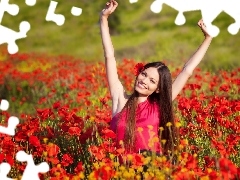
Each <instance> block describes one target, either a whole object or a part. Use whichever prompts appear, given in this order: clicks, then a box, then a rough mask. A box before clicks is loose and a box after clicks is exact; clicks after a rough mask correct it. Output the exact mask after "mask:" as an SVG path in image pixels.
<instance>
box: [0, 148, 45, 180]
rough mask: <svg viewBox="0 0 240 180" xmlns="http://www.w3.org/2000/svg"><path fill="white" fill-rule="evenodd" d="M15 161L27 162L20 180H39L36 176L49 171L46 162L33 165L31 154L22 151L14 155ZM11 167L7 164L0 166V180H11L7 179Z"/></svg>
mask: <svg viewBox="0 0 240 180" xmlns="http://www.w3.org/2000/svg"><path fill="white" fill-rule="evenodd" d="M16 159H17V160H18V161H20V162H27V166H26V168H25V170H24V172H23V175H22V178H21V180H40V178H39V176H38V174H39V173H46V172H48V171H49V165H48V164H47V163H46V162H42V163H40V164H38V165H35V163H34V161H33V157H32V155H31V154H27V153H25V152H24V151H19V152H17V154H16ZM10 169H11V166H10V165H9V164H8V163H1V164H0V179H1V180H13V179H11V178H9V177H7V174H8V173H9V172H10Z"/></svg>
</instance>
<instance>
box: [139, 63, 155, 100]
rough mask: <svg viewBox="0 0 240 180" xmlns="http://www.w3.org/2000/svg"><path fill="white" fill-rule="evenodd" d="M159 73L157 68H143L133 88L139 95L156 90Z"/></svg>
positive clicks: (145, 94)
mask: <svg viewBox="0 0 240 180" xmlns="http://www.w3.org/2000/svg"><path fill="white" fill-rule="evenodd" d="M158 82H159V74H158V71H157V68H154V67H150V68H147V69H145V70H143V71H142V72H141V73H140V74H139V75H138V77H137V79H136V82H135V90H136V91H137V92H138V93H139V95H140V96H149V95H151V94H152V93H153V92H155V91H156V92H158Z"/></svg>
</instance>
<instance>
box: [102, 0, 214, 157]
mask: <svg viewBox="0 0 240 180" xmlns="http://www.w3.org/2000/svg"><path fill="white" fill-rule="evenodd" d="M117 6H118V3H117V2H116V1H115V0H110V1H109V2H107V3H106V7H105V8H104V9H103V10H102V12H101V14H100V29H101V37H102V44H103V49H104V56H105V65H106V71H107V80H108V84H109V89H110V94H111V98H112V115H113V118H112V121H111V129H112V130H113V131H114V132H115V133H116V135H117V136H116V140H117V144H118V145H124V148H125V149H126V151H127V152H134V153H136V152H141V151H151V152H156V153H163V152H168V151H169V150H172V149H173V146H174V144H175V141H176V138H177V136H176V131H175V130H174V129H175V128H174V119H173V108H172V101H173V100H174V99H175V98H176V97H177V95H178V94H179V92H180V91H181V90H182V88H183V87H184V85H185V84H186V82H187V80H188V78H189V77H190V76H191V74H192V73H193V70H194V69H195V67H196V66H197V65H198V64H199V63H200V61H201V60H202V58H203V57H204V55H205V53H206V51H207V49H208V47H209V45H210V43H211V40H212V37H210V35H209V34H208V33H207V31H206V26H205V25H204V23H203V21H202V20H200V21H199V22H198V26H199V27H200V29H201V30H202V32H203V34H204V36H205V39H204V41H203V43H202V44H201V45H200V47H199V48H198V50H197V51H196V52H195V53H194V54H193V55H192V56H191V58H190V59H189V60H188V61H187V63H186V64H185V65H184V66H183V69H182V71H181V73H180V74H179V75H178V76H177V78H176V79H175V81H174V82H173V83H172V79H171V74H170V72H169V69H168V67H167V66H166V65H165V64H163V63H162V62H153V63H148V64H146V65H145V66H144V67H143V68H142V69H141V70H140V72H139V74H138V75H137V77H136V80H135V84H134V92H133V93H132V94H131V95H128V94H126V91H125V90H124V87H123V86H122V84H121V82H120V81H119V78H118V74H117V68H116V61H115V57H114V49H113V45H112V41H111V38H110V34H109V27H108V17H109V16H110V15H111V14H112V13H113V12H114V11H115V9H116V8H117ZM159 135H160V137H161V140H159V138H158V137H159ZM162 140H164V141H165V143H164V144H161V143H160V142H161V141H162Z"/></svg>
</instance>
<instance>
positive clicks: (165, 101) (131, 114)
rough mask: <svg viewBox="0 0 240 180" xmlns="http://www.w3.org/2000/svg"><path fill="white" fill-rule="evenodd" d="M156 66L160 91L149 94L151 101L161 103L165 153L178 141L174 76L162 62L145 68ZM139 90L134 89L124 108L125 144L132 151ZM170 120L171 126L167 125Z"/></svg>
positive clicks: (161, 124)
mask: <svg viewBox="0 0 240 180" xmlns="http://www.w3.org/2000/svg"><path fill="white" fill-rule="evenodd" d="M150 67H155V68H157V70H158V73H159V83H158V89H159V93H156V92H154V93H153V94H151V95H150V96H149V101H150V102H151V103H152V102H154V101H155V102H157V103H158V105H159V107H160V108H159V116H160V117H159V121H160V122H159V128H160V127H163V128H164V130H163V131H162V132H161V137H160V138H161V139H162V140H163V139H165V140H166V143H164V144H162V149H163V151H164V153H168V150H170V151H172V150H173V147H174V144H175V142H176V138H177V135H176V131H175V125H174V117H173V106H172V77H171V74H170V71H169V69H168V67H167V66H166V65H165V64H164V63H162V62H152V63H148V64H146V65H145V66H144V68H143V70H144V69H147V68H150ZM137 97H138V92H137V91H135V90H134V92H133V94H132V95H131V96H130V98H129V99H128V101H127V103H126V104H125V106H124V108H123V110H126V114H127V117H126V131H125V134H124V146H125V148H126V149H127V150H129V151H132V150H133V149H134V142H135V127H136V121H135V115H136V114H135V113H136V107H137ZM168 122H170V123H171V126H168V127H167V126H166V124H167V123H168Z"/></svg>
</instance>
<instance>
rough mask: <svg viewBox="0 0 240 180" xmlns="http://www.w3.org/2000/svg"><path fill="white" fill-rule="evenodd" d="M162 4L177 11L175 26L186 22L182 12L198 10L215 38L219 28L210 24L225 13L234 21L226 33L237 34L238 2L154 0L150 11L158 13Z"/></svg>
mask: <svg viewBox="0 0 240 180" xmlns="http://www.w3.org/2000/svg"><path fill="white" fill-rule="evenodd" d="M129 1H130V3H135V2H137V1H138V0H129ZM163 4H166V5H168V6H170V7H172V8H173V9H175V10H177V11H178V15H177V17H176V19H175V24H176V25H183V24H184V23H185V22H186V18H185V16H184V14H183V13H184V12H189V11H197V10H200V11H201V15H202V19H203V22H204V24H205V25H206V27H207V31H208V33H209V34H210V35H211V36H212V37H216V36H217V35H218V34H219V32H220V30H219V28H218V27H217V26H215V25H213V24H212V22H213V21H214V20H215V19H216V17H217V16H218V15H219V14H220V13H222V12H225V13H226V14H228V15H229V16H231V17H232V18H233V19H234V20H235V23H233V24H230V25H229V27H228V32H229V33H230V34H232V35H235V34H237V33H238V31H239V29H240V11H239V8H240V1H239V0H228V1H227V0H211V1H209V0H155V1H154V2H153V3H152V4H151V6H150V9H151V11H152V12H154V13H160V12H161V10H162V5H163Z"/></svg>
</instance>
